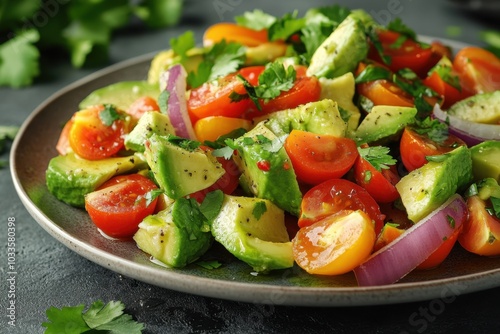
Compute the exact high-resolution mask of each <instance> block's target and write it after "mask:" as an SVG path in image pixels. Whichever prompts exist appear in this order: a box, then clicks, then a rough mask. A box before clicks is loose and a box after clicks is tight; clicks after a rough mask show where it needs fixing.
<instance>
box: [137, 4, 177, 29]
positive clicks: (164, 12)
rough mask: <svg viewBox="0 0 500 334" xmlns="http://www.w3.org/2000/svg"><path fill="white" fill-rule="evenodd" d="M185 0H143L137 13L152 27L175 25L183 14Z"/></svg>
mask: <svg viewBox="0 0 500 334" xmlns="http://www.w3.org/2000/svg"><path fill="white" fill-rule="evenodd" d="M182 5H183V0H142V1H140V4H139V5H138V6H136V7H135V8H134V12H135V14H136V15H137V16H138V17H139V18H141V19H142V20H143V21H144V22H145V23H146V24H147V25H148V26H149V27H151V28H163V27H169V26H172V25H175V24H177V23H178V22H179V20H180V18H181V14H182Z"/></svg>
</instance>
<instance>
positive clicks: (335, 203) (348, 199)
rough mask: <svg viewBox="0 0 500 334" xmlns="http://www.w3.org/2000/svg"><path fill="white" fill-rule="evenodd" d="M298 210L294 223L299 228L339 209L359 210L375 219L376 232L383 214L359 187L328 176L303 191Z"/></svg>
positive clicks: (380, 226) (381, 224)
mask: <svg viewBox="0 0 500 334" xmlns="http://www.w3.org/2000/svg"><path fill="white" fill-rule="evenodd" d="M300 210H301V211H300V216H299V221H298V225H299V226H300V227H301V228H302V227H305V226H309V225H312V224H314V223H315V222H317V221H319V220H321V219H323V218H325V217H328V216H330V215H332V214H335V213H337V212H339V211H341V210H362V211H364V212H365V213H366V214H367V215H368V216H369V217H370V218H371V219H372V220H373V221H374V222H375V232H376V233H377V235H378V233H379V232H380V230H381V229H382V226H383V225H384V218H385V216H384V215H383V214H382V213H381V212H380V207H379V205H378V204H377V202H376V201H375V200H374V199H373V197H371V196H370V194H369V193H368V192H367V191H366V190H365V189H364V188H363V187H361V186H359V185H357V184H356V183H354V182H351V181H348V180H344V179H331V180H328V181H325V182H323V183H320V184H318V185H317V186H314V187H313V188H311V189H310V190H309V191H307V192H306V193H305V194H304V196H303V198H302V204H301V207H300Z"/></svg>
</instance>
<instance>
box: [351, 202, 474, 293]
mask: <svg viewBox="0 0 500 334" xmlns="http://www.w3.org/2000/svg"><path fill="white" fill-rule="evenodd" d="M466 215H467V206H466V204H465V201H464V200H463V198H462V197H461V196H460V195H458V194H455V195H453V196H452V197H450V198H449V199H448V200H447V201H446V202H445V203H444V204H443V205H441V206H440V207H439V208H437V209H436V210H434V211H433V212H431V213H430V214H429V215H428V216H426V217H425V218H423V219H422V220H421V221H419V222H418V223H416V224H415V225H413V226H412V227H411V228H409V229H408V230H407V231H405V233H403V234H402V235H401V236H399V237H398V238H397V239H395V240H394V241H393V242H391V243H389V244H388V245H386V246H385V247H383V248H381V249H380V250H378V251H377V252H375V253H373V254H372V255H371V256H370V257H369V258H368V259H367V260H366V261H365V262H363V263H362V264H361V265H359V266H358V267H357V268H355V269H354V274H355V275H356V280H357V281H358V284H359V286H375V285H385V284H392V283H395V282H397V281H399V280H400V279H401V278H403V277H404V276H406V275H407V274H408V273H409V272H411V271H412V270H413V269H415V268H416V267H417V266H418V265H419V264H420V263H422V262H423V261H424V260H425V259H427V258H428V257H429V256H430V255H431V254H432V253H433V252H434V251H435V250H436V249H438V248H439V246H440V245H441V244H442V243H443V240H445V239H446V238H449V237H450V236H451V235H452V234H453V232H454V231H455V229H457V228H460V226H461V225H462V222H463V221H464V220H465V218H466ZM453 225H454V226H453Z"/></svg>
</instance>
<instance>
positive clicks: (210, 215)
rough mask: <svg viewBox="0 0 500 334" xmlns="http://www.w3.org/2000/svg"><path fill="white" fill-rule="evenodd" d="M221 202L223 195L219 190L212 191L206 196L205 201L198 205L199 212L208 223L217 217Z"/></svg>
mask: <svg viewBox="0 0 500 334" xmlns="http://www.w3.org/2000/svg"><path fill="white" fill-rule="evenodd" d="M223 201H224V193H223V192H222V191H221V190H214V191H211V192H209V193H208V194H206V196H205V199H204V200H203V202H202V203H201V205H200V211H201V213H202V214H203V216H205V218H206V219H207V220H208V221H209V222H210V221H213V220H214V219H215V217H217V215H218V214H219V212H220V210H221V208H222V203H223Z"/></svg>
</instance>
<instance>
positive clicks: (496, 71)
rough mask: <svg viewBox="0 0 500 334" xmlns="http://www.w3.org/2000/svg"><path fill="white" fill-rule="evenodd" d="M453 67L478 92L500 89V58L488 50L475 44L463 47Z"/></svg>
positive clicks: (465, 82)
mask: <svg viewBox="0 0 500 334" xmlns="http://www.w3.org/2000/svg"><path fill="white" fill-rule="evenodd" d="M453 68H454V69H455V71H457V72H458V74H459V75H460V76H461V78H462V80H463V82H464V85H465V86H466V87H468V88H469V89H471V90H472V91H473V92H474V93H476V94H477V93H487V92H493V91H496V90H499V89H500V59H499V58H498V57H497V56H495V55H494V54H493V53H491V52H490V51H488V50H485V49H482V48H479V47H474V46H469V47H465V48H463V49H461V50H460V51H459V52H457V54H456V55H455V59H454V60H453Z"/></svg>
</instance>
